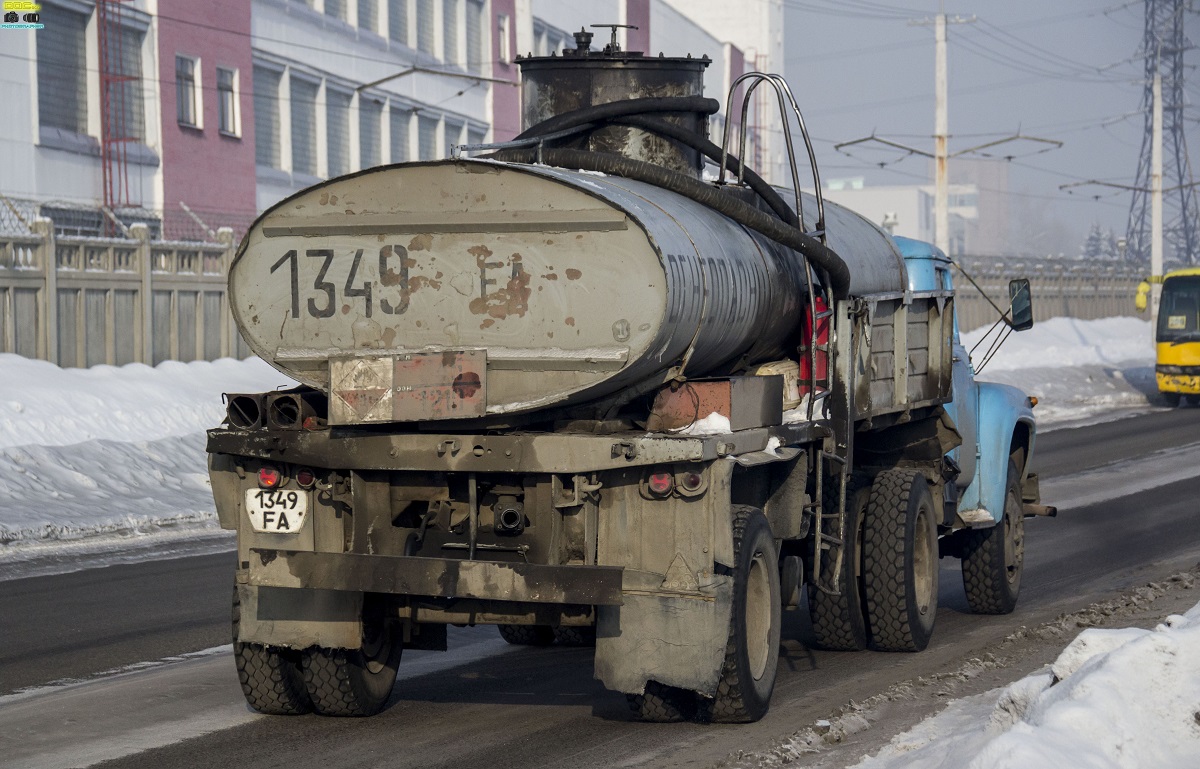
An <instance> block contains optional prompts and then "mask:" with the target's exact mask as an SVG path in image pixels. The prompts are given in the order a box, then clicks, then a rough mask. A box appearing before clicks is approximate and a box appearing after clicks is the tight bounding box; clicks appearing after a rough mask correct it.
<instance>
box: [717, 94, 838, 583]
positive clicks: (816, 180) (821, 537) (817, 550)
mask: <svg viewBox="0 0 1200 769" xmlns="http://www.w3.org/2000/svg"><path fill="white" fill-rule="evenodd" d="M747 80H749V81H752V82H751V83H750V85H749V86H748V87H747V88H746V92H745V94H743V95H742V110H741V118H742V119H741V124H740V125H739V126H738V134H739V135H738V157H739V158H743V159H744V158H745V157H746V132H747V125H748V117H749V111H750V99H751V97H752V96H753V94H754V91H755V90H756V89H757V88H758V87H759V86H760V85H761V84H763V83H767V84H769V85H770V86H771V87H772V88H773V89H774V90H775V95H776V98H777V100H778V103H779V116H780V120H781V122H782V123H783V135H784V142H785V144H786V146H787V153H788V163H789V166H790V169H791V172H792V191H793V193H794V195H795V200H796V222H797V225H796V226H797V228H798V229H799V230H800V232H802V233H803V234H805V235H808V236H809V237H814V238H817V239H818V240H819V241H820V242H821V245H825V246H828V241H827V239H826V236H825V198H824V195H823V194H822V192H821V176H820V171H819V170H818V168H817V157H816V153H815V152H814V151H813V145H812V139H811V138H810V136H809V134H808V128H807V127H806V126H805V123H804V116H803V114H802V113H801V112H800V105H799V104H798V103H797V102H796V98H795V95H794V94H793V93H792V89H791V87H790V86H789V85H788V83H787V81H786V80H785V79H784V78H783V77H782V76H780V75H777V74H768V73H765V72H747V73H746V74H744V75H742V76H740V77H738V78H737V79H736V80H734V81H733V84H732V85H731V86H730V88H729V95H728V97H727V99H726V103H725V125H724V130H723V137H722V140H721V169H720V174H719V176H718V177H717V183H718V184H725V183H726V182H725V174H726V172H727V171H730V173H732V171H731V170H730V169H729V168H728V165H729V164H728V158H729V137H730V130H729V128H730V125H729V121H730V119H731V115H732V114H733V99H734V95H735V94H736V93H737V89H738V86H739V85H741V84H742V82H743V81H747ZM785 97H786V101H785ZM788 106H790V107H791V109H792V113H793V114H794V115H795V116H796V123H797V125H799V127H800V133H801V136H802V137H803V139H804V147H805V150H806V151H807V153H808V162H809V167H810V168H811V169H812V176H813V189H814V197H815V198H816V202H817V222H816V227H815V229H813V230H807V229H806V228H805V226H804V206H803V201H802V200H801V198H800V172H799V168H798V167H797V165H796V151H795V144H794V142H793V141H792V129H791V123H790V122H789V120H788V116H787V108H788ZM742 162H743V165H741V166H739V167H740V168H744V167H745V166H744V162H745V161H744V160H743V161H742ZM738 182H739V183H741V182H742V179H741V178H740V175H739V177H738ZM806 261H807V260H806ZM805 267H806V269H805V271H804V274H805V280H806V282H807V288H808V317H809V318H810V319H811V320H810V322H809V324H808V326H809V327H808V339H807V340H806V344H804V345H803V346H802V347H801V350H800V352H802V353H803V354H804V355H805V356H806V357H807V362H808V376H807V377H806V380H805V381H804V384H805V385H806V386H807V390H808V408H807V414H806V416H807V418H808V420H809V421H810V422H811V421H812V420H813V414H814V411H815V407H816V404H817V402H818V401H819V400H823V399H825V398H827V397H829V395H830V393H831V392H832V385H833V366H832V365H831V363H832V356H831V355H830V342H829V336H828V335H827V337H826V341H825V342H824V343H822V342H820V341H819V334H818V328H819V326H820V323H821V321H823V320H824V321H828V320H829V319H830V318H831V317H832V316H833V314H834V309H833V308H834V300H833V294H832V291H831V288H830V280H829V275H828V274H827V273H824V272H822V273H821V298H822V300H823V301H824V305H825V309H824V310H818V303H817V292H816V290H815V287H814V285H813V281H812V272H813V270H814V269H815V268H814V267H812V266H811V265H810V264H806V265H805ZM818 352H822V353H824V355H825V376H824V377H823V378H822V379H821V381H820V384H821V385H822V387H821V388H818V387H817V385H818V382H817V365H816V364H817V353H818ZM852 421H853V415H852V414H847V415H846V422H847V424H846V425H845V426H844V429H845V430H846V431H847V434H848V431H849V430H852V429H853V424H852ZM834 447H835V451H834V452H828V451H825V450H821V451H818V452H817V453H816V462H815V469H816V494H815V496H814V499H815V501H814V503H813V504H811V505H810V506H809V508H810V511H811V512H812V513H813V515H814V517H815V518H816V525H815V526H814V527H813V528H814V531H813V536H814V543H813V559H812V584H813V585H814V586H815V587H816V588H817V589H818V590H821V591H823V592H825V593H829V594H832V595H839V594H840V593H841V588H840V586H839V585H838V584H837V583H836V581H835V582H834V583H833V584H830V585H826V584H822V581H821V561H822V559H823V557H824V555H825V551H833V552H832V555H833V557H834V558H835V562H834V568H833V569H832V570H831V572H830V573H831V574H833V575H835V577H834V579H835V580H836V575H837V574H840V573H841V570H842V558H843V557H844V552H845V551H844V547H843V543H844V542H845V537H846V516H845V508H846V482H847V472H846V469H847V465H848V457H845V456H842V455H840V454H838V453H836V448H837V442H836V441H835V442H834ZM825 462H832V463H833V464H836V465H837V466H838V471H837V482H838V494H837V505H836V506H835V507H834V509H833V510H829V509H828V506H827V505H825V504H823V500H824V481H825ZM829 523H832V524H834V530H835V532H836V533H834V534H826V533H825V527H826V525H827V524H829Z"/></svg>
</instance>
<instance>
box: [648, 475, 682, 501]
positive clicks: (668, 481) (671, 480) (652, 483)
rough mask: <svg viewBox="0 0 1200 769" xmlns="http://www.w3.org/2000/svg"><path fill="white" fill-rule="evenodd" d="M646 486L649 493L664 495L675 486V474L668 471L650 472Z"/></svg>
mask: <svg viewBox="0 0 1200 769" xmlns="http://www.w3.org/2000/svg"><path fill="white" fill-rule="evenodd" d="M646 487H647V488H648V489H650V493H651V494H654V495H655V496H659V497H665V496H667V495H668V494H670V493H671V489H673V488H674V487H675V476H673V475H671V473H669V472H661V471H660V472H656V473H650V478H649V479H648V480H647V481H646Z"/></svg>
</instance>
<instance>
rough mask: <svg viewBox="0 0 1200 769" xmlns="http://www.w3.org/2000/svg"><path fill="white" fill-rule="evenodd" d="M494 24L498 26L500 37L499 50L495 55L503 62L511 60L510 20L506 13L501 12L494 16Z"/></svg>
mask: <svg viewBox="0 0 1200 769" xmlns="http://www.w3.org/2000/svg"><path fill="white" fill-rule="evenodd" d="M496 26H497V27H498V30H497V31H498V33H499V34H498V35H497V37H499V38H500V50H499V51H497V52H496V56H497V57H498V58H499V59H500V61H502V62H504V63H505V64H509V63H511V62H512V44H511V42H510V41H511V40H512V20H511V18H510V17H509V15H508V14H507V13H502V14H500V15H499V16H498V17H497V18H496Z"/></svg>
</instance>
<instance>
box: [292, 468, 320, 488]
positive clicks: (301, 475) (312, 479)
mask: <svg viewBox="0 0 1200 769" xmlns="http://www.w3.org/2000/svg"><path fill="white" fill-rule="evenodd" d="M316 481H317V476H315V475H313V471H312V470H309V469H308V468H305V469H303V470H300V471H299V472H297V473H296V483H298V484H300V486H301V487H303V488H306V489H308V488H312V485H313V484H314V483H316Z"/></svg>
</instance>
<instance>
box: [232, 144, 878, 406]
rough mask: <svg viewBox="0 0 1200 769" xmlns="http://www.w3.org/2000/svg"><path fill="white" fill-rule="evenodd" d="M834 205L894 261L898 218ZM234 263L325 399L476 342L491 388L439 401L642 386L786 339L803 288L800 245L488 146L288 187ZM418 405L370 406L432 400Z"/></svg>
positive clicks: (277, 343) (266, 354) (269, 336)
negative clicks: (495, 154) (460, 155)
mask: <svg viewBox="0 0 1200 769" xmlns="http://www.w3.org/2000/svg"><path fill="white" fill-rule="evenodd" d="M829 209H830V210H831V211H833V215H831V216H830V221H831V222H835V221H836V223H837V225H838V226H837V227H836V228H834V227H832V226H831V227H830V246H831V247H832V248H834V249H835V250H839V251H842V252H845V250H850V249H853V250H855V251H857V252H858V253H859V254H861V255H862V256H863V258H869V257H868V254H870V253H875V254H878V259H879V260H880V261H882V262H883V263H887V260H888V259H890V257H891V255H892V254H894V246H892V245H891V241H890V239H889V238H888V237H887V235H886V234H884V233H883V232H882V231H881V230H879V229H878V228H877V227H875V226H874V225H872V224H871V223H869V222H867V221H865V220H863V219H861V218H860V217H857V216H856V215H854V214H852V213H850V212H848V211H846V210H845V209H839V208H838V207H836V206H829ZM229 283H230V295H231V305H232V310H233V314H234V318H235V320H236V321H237V324H238V327H239V329H240V330H241V332H242V335H243V337H244V338H245V339H246V341H247V342H248V343H249V345H250V347H251V349H252V350H254V352H255V353H257V354H258V355H260V356H261V357H263V358H264V359H265V360H267V361H269V362H271V363H272V364H273V365H274V366H276V367H277V368H279V369H280V370H281V371H283V372H284V373H286V374H288V375H290V376H292V377H294V378H296V379H298V380H300V381H301V382H304V383H306V384H309V385H312V386H314V387H317V388H319V389H322V390H326V391H329V392H330V393H331V412H332V410H333V408H332V403H333V402H334V401H335V400H336V399H337V398H342V399H343V400H345V401H346V403H350V404H351V406H355V404H357V403H358V401H356V400H355V399H361V398H364V397H367V398H369V399H378V398H384V397H390V394H391V393H392V392H393V391H394V393H395V394H396V395H395V397H396V399H397V400H399V399H400V398H401V396H402V395H403V396H404V397H411V396H412V394H413V391H414V390H415V391H417V394H418V395H419V394H420V390H421V388H422V387H425V386H426V384H423V383H424V382H425V380H413V379H411V377H410V378H408V379H405V380H404V381H405V384H403V385H400V384H398V382H399V381H400V380H399V379H397V380H396V382H397V384H394V385H393V383H391V380H387V381H384V380H381V379H379V378H378V377H379V376H381V375H379V371H384V370H385V369H387V366H389V365H390V363H389V361H393V360H401V361H409V360H410V358H421V356H422V355H424V356H426V357H436V356H437V355H442V356H443V357H444V361H445V362H444V365H445V366H448V367H450V368H451V369H453V367H454V366H458V365H459V363H461V362H462V361H464V360H469V361H471V362H472V365H475V364H478V363H480V362H483V365H482V366H481V367H480V370H479V371H477V372H476V371H473V372H470V373H471V376H472V377H475V378H474V379H471V380H470V385H471V386H470V387H467V388H463V389H462V390H460V389H459V384H460V381H459V380H460V379H461V378H462V374H460V376H459V379H456V380H455V385H454V392H455V393H458V394H459V395H462V394H463V393H464V392H466V394H467V395H469V396H471V397H472V398H473V399H474V402H477V403H478V404H479V407H478V408H477V409H463V410H459V411H454V408H453V407H454V406H455V404H450V407H445V408H443V406H445V404H444V403H441V401H439V403H440V404H441V405H439V406H438V407H437V409H435V413H433V414H432V416H437V417H456V416H479V415H482V414H505V413H519V412H528V411H534V410H537V409H542V408H546V407H548V406H552V405H566V404H573V403H584V402H588V401H591V400H596V399H600V398H603V397H605V396H612V395H615V394H618V393H631V392H639V391H644V390H645V389H648V388H650V387H653V386H654V385H656V384H659V383H662V382H664V381H666V380H667V379H668V378H670V377H671V376H673V375H675V374H677V373H680V369H679V367H680V366H681V365H682V364H683V363H684V362H685V361H686V366H685V367H683V369H682V373H683V374H684V375H686V376H689V377H696V376H703V375H705V374H711V373H718V372H721V371H723V370H724V369H725V368H728V367H730V366H731V365H732V364H739V365H740V364H747V365H748V364H751V363H754V362H759V361H765V360H771V359H775V358H779V357H784V356H785V355H788V354H790V353H792V352H793V351H792V350H789V349H788V348H789V346H790V343H791V342H792V341H794V337H795V333H796V330H797V327H798V325H799V322H800V317H801V310H802V305H803V302H804V299H805V290H806V288H805V286H806V281H805V267H804V265H803V263H802V262H801V260H800V258H799V257H798V256H797V255H796V254H795V253H794V252H793V251H791V250H789V249H787V248H785V247H782V246H780V245H778V244H776V243H774V242H773V241H771V240H769V239H767V238H765V237H763V236H761V235H759V234H758V233H755V232H753V231H750V230H748V229H746V228H744V227H742V226H740V225H738V224H736V223H734V222H733V221H732V220H730V219H728V218H726V217H724V216H722V215H720V214H717V213H715V212H713V211H712V210H710V209H708V208H705V207H703V206H701V205H700V204H698V203H695V202H694V201H692V200H690V199H688V198H684V197H682V196H679V195H676V194H674V193H672V192H669V191H666V190H663V189H661V188H658V187H654V186H651V185H648V184H644V183H641V182H637V181H632V180H629V179H623V178H619V177H612V176H604V175H600V174H594V173H587V172H581V171H571V170H566V169H558V168H550V167H545V166H528V165H517V164H507V163H499V162H494V161H486V160H466V161H443V162H436V163H420V164H406V165H400V166H392V167H386V168H379V169H372V170H370V171H366V172H362V173H359V174H355V175H352V176H346V177H342V178H339V179H335V180H332V181H329V182H326V183H324V184H321V185H318V186H315V187H312V188H309V189H307V190H305V191H303V192H301V193H299V194H297V195H295V196H293V197H291V198H288V199H286V200H284V201H282V202H281V203H279V204H277V205H276V206H275V207H273V208H272V209H270V210H268V211H267V212H266V213H264V214H263V215H262V216H261V217H260V218H259V220H258V221H257V222H256V223H255V225H254V226H253V227H252V229H251V231H250V232H249V233H248V234H247V236H246V238H244V239H243V241H242V244H241V247H240V248H239V251H238V254H237V256H236V258H235V259H234V262H233V265H232V266H231V268H230V278H229ZM896 285H897V287H900V281H899V279H897V281H896ZM456 356H457V357H456ZM347 361H349V365H350V368H347V365H348V364H347ZM358 361H370V364H369V365H368V364H366V363H364V364H363V366H362V367H359V368H361V370H359V369H358V368H354V366H355V365H357V362H358ZM381 361H382V363H380V362H381ZM456 361H457V362H456ZM452 364H453V365H452ZM407 365H409V363H403V364H399V363H398V364H397V366H398V368H396V369H395V370H396V371H397V372H399V371H400V368H399V367H401V366H407ZM372 366H374V367H375V368H371V367H372ZM381 367H382V368H381ZM331 369H333V370H334V371H335V374H334V375H333V376H332V379H333V380H334V381H331ZM454 370H458V371H460V372H461V371H462V368H461V366H459V368H458V369H454ZM336 372H341V373H336ZM345 372H350V373H345ZM372 372H375V373H372ZM351 374H353V376H351ZM409 374H412V372H407V373H406V374H405V376H409ZM397 376H398V377H399V376H400V374H399V373H397ZM412 376H416V375H415V374H412ZM351 379H353V381H350V380H351ZM385 379H386V377H385ZM434 379H436V376H435V377H434ZM414 382H415V384H414ZM427 384H428V386H429V387H434V386H435V385H436V386H439V387H442V391H446V392H448V390H446V387H445V385H446V383H445V382H442V383H440V385H439V384H438V383H437V382H434V381H433V380H429V382H428V383H427ZM389 388H390V389H389ZM385 391H386V392H385ZM364 392H366V393H367V396H364V395H362V393H364ZM346 393H349V395H347V394H346ZM447 397H449V396H447ZM371 402H372V403H375V402H377V401H371ZM381 408H382V407H381ZM438 409H440V410H438ZM368 410H369V409H368ZM418 413H419V410H418V411H405V410H404V409H403V408H400V407H399V406H397V408H396V410H394V411H387V409H383V410H382V411H381V410H379V409H375V410H374V411H370V414H368V413H367V411H363V412H362V420H361V421H406V420H408V419H413V420H415V419H418V418H431V414H429V413H426V414H425V415H424V416H417V414H418ZM409 414H411V415H413V416H408V415H409ZM346 421H354V420H353V419H348V420H346Z"/></svg>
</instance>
